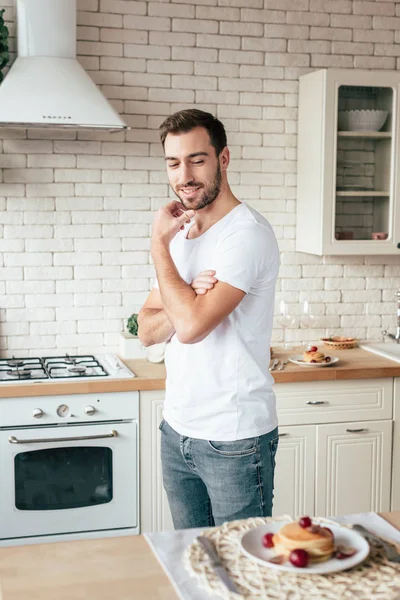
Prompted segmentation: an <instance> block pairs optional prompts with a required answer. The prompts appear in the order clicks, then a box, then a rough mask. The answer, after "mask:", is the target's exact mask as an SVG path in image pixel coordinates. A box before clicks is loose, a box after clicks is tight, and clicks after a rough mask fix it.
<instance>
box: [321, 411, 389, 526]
mask: <svg viewBox="0 0 400 600" xmlns="http://www.w3.org/2000/svg"><path fill="white" fill-rule="evenodd" d="M391 456H392V421H367V422H365V421H359V422H353V423H340V424H334V425H318V426H317V460H316V480H317V487H316V490H315V514H316V515H318V516H329V515H343V514H349V513H357V512H368V511H375V512H384V511H389V510H390V478H391V462H392V461H391Z"/></svg>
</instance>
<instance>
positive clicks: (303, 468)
mask: <svg viewBox="0 0 400 600" xmlns="http://www.w3.org/2000/svg"><path fill="white" fill-rule="evenodd" d="M314 463H315V427H314V426H313V425H299V426H296V425H295V426H292V427H280V428H279V445H278V451H277V453H276V468H275V489H274V506H273V511H272V514H273V515H274V516H279V515H313V514H314V488H315V467H314Z"/></svg>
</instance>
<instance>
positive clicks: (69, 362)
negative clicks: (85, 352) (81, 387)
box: [64, 354, 76, 365]
mask: <svg viewBox="0 0 400 600" xmlns="http://www.w3.org/2000/svg"><path fill="white" fill-rule="evenodd" d="M64 362H65V363H67V364H69V365H75V364H76V360H75V359H73V358H71V357H70V355H69V354H66V355H65V358H64Z"/></svg>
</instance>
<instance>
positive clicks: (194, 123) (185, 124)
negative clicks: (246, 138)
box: [160, 108, 227, 156]
mask: <svg viewBox="0 0 400 600" xmlns="http://www.w3.org/2000/svg"><path fill="white" fill-rule="evenodd" d="M195 127H204V129H206V130H207V132H208V135H209V137H210V142H211V145H212V146H214V148H215V153H216V155H217V156H219V155H220V154H221V152H222V150H223V149H224V148H225V146H226V145H227V140H226V131H225V127H224V126H223V124H222V123H221V121H220V120H219V119H217V117H214V115H212V114H211V113H208V112H205V111H203V110H198V109H197V108H189V109H186V110H180V111H179V112H176V113H174V114H173V115H170V116H169V117H167V118H166V119H165V121H164V122H163V123H162V124H161V125H160V138H161V144H162V147H163V148H164V145H165V138H166V137H167V135H168V134H169V133H172V134H177V133H187V132H188V131H191V130H192V129H194V128H195Z"/></svg>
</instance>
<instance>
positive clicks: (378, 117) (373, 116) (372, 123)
mask: <svg viewBox="0 0 400 600" xmlns="http://www.w3.org/2000/svg"><path fill="white" fill-rule="evenodd" d="M387 116H388V111H387V110H339V114H338V125H339V130H341V131H379V130H380V129H381V128H382V127H383V125H384V123H385V121H386V119H387Z"/></svg>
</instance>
